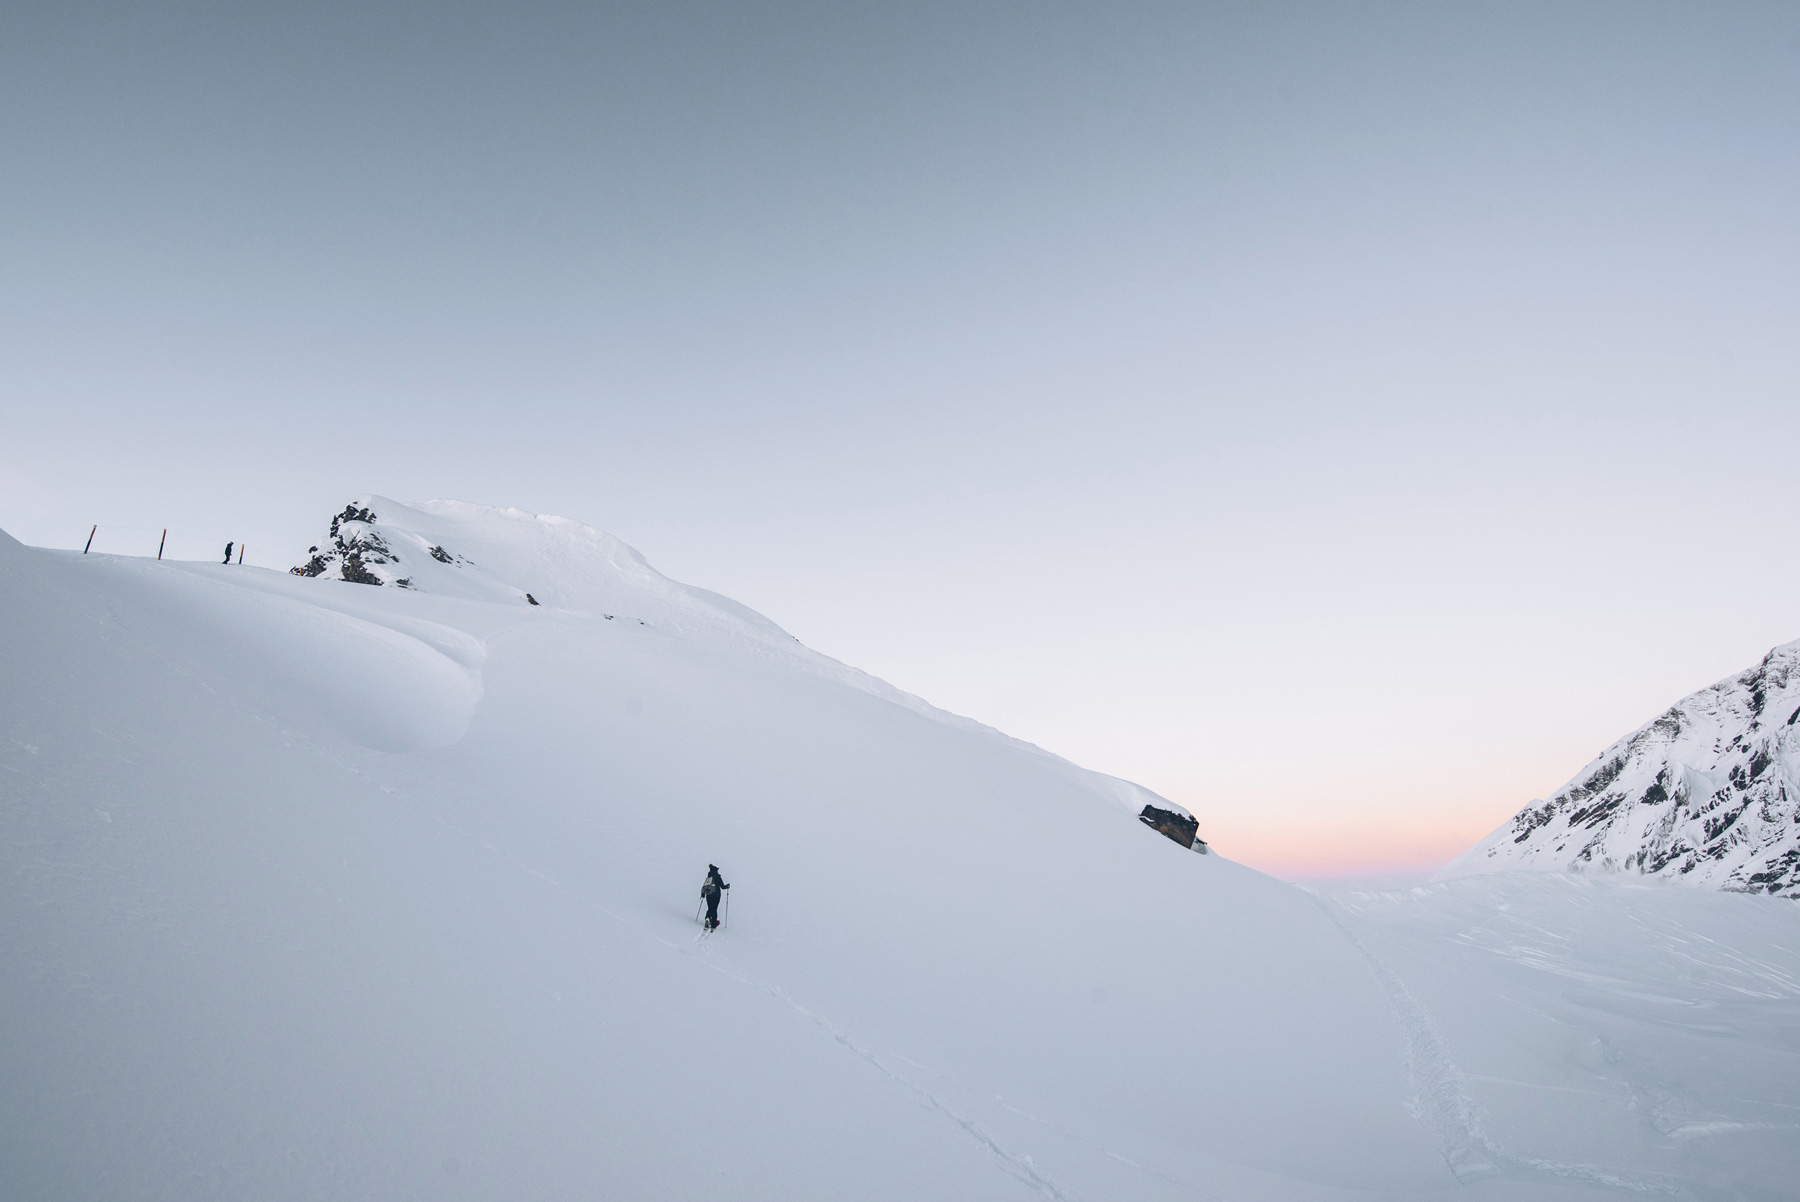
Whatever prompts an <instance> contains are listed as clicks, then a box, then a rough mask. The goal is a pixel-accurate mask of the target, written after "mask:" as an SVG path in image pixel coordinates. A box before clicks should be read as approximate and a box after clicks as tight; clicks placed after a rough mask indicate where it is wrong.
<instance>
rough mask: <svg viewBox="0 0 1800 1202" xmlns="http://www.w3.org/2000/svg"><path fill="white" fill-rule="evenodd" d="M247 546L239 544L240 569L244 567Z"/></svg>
mask: <svg viewBox="0 0 1800 1202" xmlns="http://www.w3.org/2000/svg"><path fill="white" fill-rule="evenodd" d="M247 546H248V544H247V543H239V544H238V566H239V567H242V566H243V563H244V551H245V549H246V547H247Z"/></svg>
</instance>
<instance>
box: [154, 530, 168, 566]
mask: <svg viewBox="0 0 1800 1202" xmlns="http://www.w3.org/2000/svg"><path fill="white" fill-rule="evenodd" d="M168 545H169V531H168V528H167V527H164V528H163V536H162V541H161V542H160V543H157V544H156V558H157V559H158V560H161V559H162V553H163V548H164V547H166V546H168Z"/></svg>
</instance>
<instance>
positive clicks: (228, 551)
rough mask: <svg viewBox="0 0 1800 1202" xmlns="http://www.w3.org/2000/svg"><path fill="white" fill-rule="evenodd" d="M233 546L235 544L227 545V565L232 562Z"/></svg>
mask: <svg viewBox="0 0 1800 1202" xmlns="http://www.w3.org/2000/svg"><path fill="white" fill-rule="evenodd" d="M232 545H233V544H231V543H226V544H225V562H226V563H230V562H231V548H232Z"/></svg>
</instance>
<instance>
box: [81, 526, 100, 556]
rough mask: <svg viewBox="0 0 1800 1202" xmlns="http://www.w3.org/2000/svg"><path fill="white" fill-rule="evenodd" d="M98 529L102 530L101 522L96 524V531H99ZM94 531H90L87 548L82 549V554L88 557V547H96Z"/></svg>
mask: <svg viewBox="0 0 1800 1202" xmlns="http://www.w3.org/2000/svg"><path fill="white" fill-rule="evenodd" d="M98 529H100V523H99V522H95V523H94V530H98ZM94 530H90V531H88V540H87V547H83V548H82V549H81V553H82V554H83V555H86V554H87V553H88V547H91V546H93V545H94Z"/></svg>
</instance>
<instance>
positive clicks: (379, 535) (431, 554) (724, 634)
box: [292, 495, 1188, 814]
mask: <svg viewBox="0 0 1800 1202" xmlns="http://www.w3.org/2000/svg"><path fill="white" fill-rule="evenodd" d="M292 572H293V574H294V575H296V576H303V577H320V576H323V577H327V578H335V579H340V580H344V581H347V582H351V583H362V584H368V585H375V586H389V587H398V588H403V589H407V590H410V591H415V592H425V593H431V594H434V595H437V596H444V597H461V598H466V599H469V600H477V601H492V602H496V603H499V604H509V605H532V606H542V607H547V608H552V609H556V610H559V611H562V612H563V613H565V614H567V615H569V616H571V617H578V618H586V619H598V620H600V621H605V622H613V621H618V622H623V623H626V624H632V623H635V624H636V625H638V626H647V627H651V628H654V629H656V630H658V631H662V632H665V633H668V634H672V635H675V636H676V637H678V638H681V639H684V640H689V641H695V642H699V643H703V644H706V645H709V646H712V647H717V648H720V649H724V650H728V651H732V652H735V653H738V654H750V655H756V656H761V657H768V658H772V659H774V660H776V661H778V662H784V663H786V664H788V665H789V666H791V667H794V668H796V669H798V670H800V671H804V672H809V673H812V674H815V675H819V676H822V677H825V678H826V679H829V680H832V681H835V682H838V683H840V684H845V685H848V686H850V687H851V688H854V689H858V690H860V691H862V692H865V693H870V694H873V695H874V696H877V697H880V698H882V699H883V700H886V701H891V702H894V703H895V704H897V705H901V706H904V707H905V708H907V709H910V710H912V711H914V712H915V713H918V714H922V715H924V716H926V717H929V718H931V719H932V720H934V721H937V722H943V723H946V724H948V725H951V726H956V727H958V728H961V729H964V730H969V731H975V732H980V733H982V734H984V735H986V736H988V737H990V738H994V739H999V740H1002V741H1004V742H1006V743H1009V744H1012V745H1013V746H1015V747H1017V748H1019V749H1021V750H1026V751H1029V752H1031V753H1033V754H1036V755H1048V753H1047V752H1044V751H1043V750H1041V749H1040V748H1037V747H1035V746H1032V745H1031V744H1029V743H1024V742H1021V741H1019V740H1017V739H1013V738H1011V737H1010V736H1007V735H1004V734H1002V733H1000V732H999V731H997V730H994V729H993V728H992V727H989V726H984V725H982V724H981V723H979V722H976V721H974V720H972V719H969V718H964V717H962V716H961V715H959V714H953V713H950V712H949V711H948V710H942V709H939V708H937V707H936V706H934V705H931V704H930V703H928V702H926V701H924V700H923V699H921V698H919V697H915V696H914V695H912V694H911V693H906V692H902V691H901V690H899V689H896V688H894V687H893V686H892V685H890V684H888V683H887V682H886V681H885V680H881V679H880V678H878V677H875V676H871V675H869V674H868V673H867V672H863V671H860V670H858V669H856V668H852V667H850V666H849V665H847V664H844V663H841V662H839V661H838V660H835V659H832V658H831V657H830V656H828V655H821V654H820V653H819V652H817V651H814V650H813V649H812V648H810V647H807V646H805V645H803V644H802V643H801V642H800V641H799V640H798V639H796V638H794V636H793V635H791V634H789V633H788V632H787V631H785V630H783V629H782V628H781V627H779V626H777V625H776V624H775V623H774V622H771V621H770V620H769V619H768V618H766V617H764V616H763V615H762V614H759V613H757V612H756V611H755V610H753V609H751V608H749V607H748V606H745V605H740V604H739V603H738V602H736V601H733V600H732V599H731V598H729V597H724V596H720V595H719V594H718V593H715V592H711V591H709V590H707V589H703V588H696V587H694V586H693V585H691V584H682V583H680V582H678V581H674V580H670V579H669V578H668V577H667V576H664V575H663V574H662V573H661V572H658V571H657V570H656V569H655V568H653V567H651V566H650V564H649V563H648V562H647V561H646V560H645V559H644V557H643V556H642V555H640V554H639V553H638V552H637V551H636V550H635V549H634V548H632V547H630V546H628V545H627V544H625V543H624V542H621V541H620V540H619V539H617V538H615V537H613V536H612V535H610V534H608V533H606V532H605V531H604V530H597V529H595V528H594V527H592V526H588V525H584V524H583V523H581V522H576V521H571V520H570V519H568V518H562V517H554V516H550V515H544V514H534V513H527V512H525V511H524V510H522V509H502V508H496V507H494V506H488V505H471V504H469V503H467V502H465V501H425V502H422V503H420V504H414V505H407V504H403V503H402V502H399V501H395V500H392V499H391V498H388V497H379V496H374V495H365V496H362V497H358V498H357V499H356V500H354V501H352V502H350V503H349V504H348V505H346V506H344V509H343V511H342V512H341V513H339V514H337V515H335V516H334V517H333V518H332V519H331V523H330V528H329V532H328V535H327V537H326V539H325V541H323V542H322V543H320V544H318V545H315V546H313V547H312V548H310V553H309V558H308V559H307V561H306V562H305V563H303V564H300V565H297V566H296V567H294V568H293V569H292ZM1051 758H1056V757H1051ZM1057 762H1058V763H1059V764H1061V765H1063V766H1064V767H1065V768H1068V769H1074V770H1076V771H1082V772H1085V771H1086V770H1083V769H1075V768H1074V765H1072V764H1068V763H1067V761H1064V760H1060V759H1058V760H1057ZM1087 775H1088V776H1089V777H1090V778H1091V783H1092V784H1093V785H1094V786H1095V787H1096V788H1098V789H1099V790H1100V791H1101V792H1102V793H1104V794H1105V795H1106V796H1108V797H1111V798H1113V799H1114V800H1115V801H1117V803H1118V804H1119V805H1120V806H1121V807H1122V808H1124V809H1128V810H1130V811H1131V812H1132V813H1133V814H1136V813H1138V812H1139V811H1141V810H1142V809H1143V807H1144V806H1146V805H1155V806H1158V807H1161V808H1163V809H1169V810H1175V811H1177V812H1179V813H1182V814H1186V813H1187V812H1188V811H1187V810H1186V809H1185V808H1183V807H1182V806H1179V805H1176V804H1175V803H1174V802H1171V801H1169V800H1167V799H1166V798H1163V797H1160V796H1158V795H1157V794H1155V793H1152V792H1151V791H1149V790H1148V789H1145V788H1143V787H1142V786H1140V785H1136V784H1133V783H1131V782H1130V781H1123V780H1119V779H1118V778H1116V777H1110V776H1105V775H1103V774H1100V773H1087Z"/></svg>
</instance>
